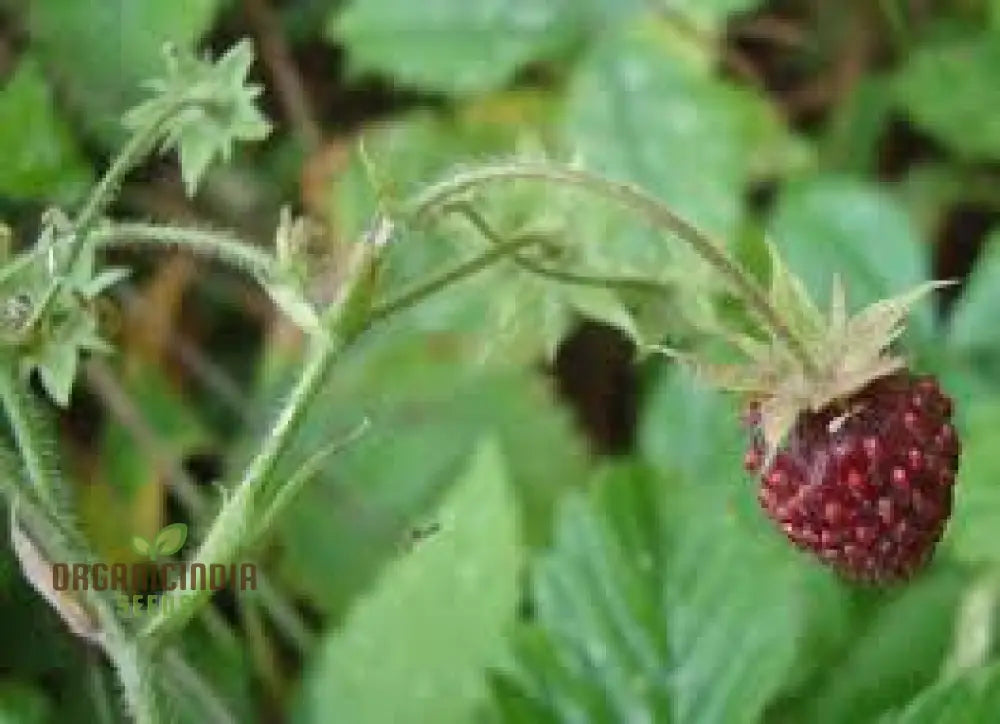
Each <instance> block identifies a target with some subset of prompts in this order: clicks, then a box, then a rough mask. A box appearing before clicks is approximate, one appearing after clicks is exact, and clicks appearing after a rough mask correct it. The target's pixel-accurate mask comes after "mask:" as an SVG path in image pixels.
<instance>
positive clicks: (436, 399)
mask: <svg viewBox="0 0 1000 724" xmlns="http://www.w3.org/2000/svg"><path fill="white" fill-rule="evenodd" d="M400 321H401V325H400V326H399V327H395V328H389V329H386V330H384V334H382V335H373V336H372V337H370V338H369V339H368V340H367V341H365V342H361V343H359V345H358V346H357V347H355V349H354V351H353V352H351V353H348V354H346V355H345V356H344V358H343V359H342V360H341V362H340V364H339V366H338V371H337V374H336V375H334V376H333V379H331V381H330V383H329V385H328V386H327V388H326V389H324V390H323V392H322V393H321V394H320V395H319V396H318V397H317V399H316V402H315V403H314V405H311V406H310V408H309V410H308V411H307V415H306V418H305V419H304V420H303V424H302V427H301V428H300V432H299V434H298V435H297V436H296V440H295V444H294V447H293V449H292V450H291V451H290V452H289V454H288V455H287V458H286V459H285V460H283V461H282V464H281V465H280V467H279V470H278V471H277V473H276V476H275V479H277V480H281V479H287V478H288V477H289V476H291V475H292V474H294V472H295V470H297V469H298V467H299V466H300V465H301V464H302V463H303V462H304V461H305V460H307V459H308V458H309V457H310V456H311V455H312V454H313V453H315V452H316V451H317V450H320V449H322V448H323V447H324V446H327V445H329V444H330V442H331V441H334V440H340V439H343V437H344V436H345V435H347V434H349V433H350V432H351V431H352V430H354V429H356V427H357V425H358V424H359V423H360V422H361V421H362V420H366V419H367V420H370V421H371V427H370V428H369V430H368V431H367V432H366V433H365V434H364V435H363V436H362V437H361V438H360V439H358V440H357V441H356V442H354V443H352V444H351V445H350V446H348V447H347V448H346V449H344V450H343V451H342V452H340V453H338V454H337V455H335V456H333V457H331V458H330V459H329V460H328V461H327V462H326V464H325V465H324V468H323V470H322V472H321V473H320V474H319V475H318V476H317V478H316V479H315V480H313V481H311V482H309V483H308V484H307V485H306V486H305V487H304V488H303V490H302V491H301V494H300V496H299V497H298V498H297V499H296V501H295V502H293V503H292V505H291V506H290V508H289V509H288V511H287V513H286V514H285V515H284V516H283V518H282V520H281V522H280V523H279V525H278V528H279V532H278V535H279V536H280V541H281V548H282V550H284V552H285V556H284V561H283V565H282V568H283V571H284V572H285V574H286V576H287V578H288V579H289V580H293V581H295V582H296V585H297V586H298V588H299V590H300V591H301V592H302V593H303V594H304V595H305V596H307V597H308V598H309V599H310V601H311V602H313V603H314V605H316V606H318V607H319V608H321V609H322V610H324V611H327V612H329V613H330V614H331V615H332V616H334V617H336V616H338V615H341V614H342V612H343V609H344V608H345V606H346V603H347V602H348V601H350V599H351V598H352V597H353V596H354V595H356V594H357V593H358V591H359V590H363V589H365V588H367V587H368V586H370V585H371V583H372V580H373V577H374V575H375V574H376V573H377V572H378V571H379V569H380V567H381V566H382V565H384V563H385V562H386V560H387V559H390V558H391V557H392V556H393V555H395V554H396V553H398V551H399V550H400V548H401V547H402V546H405V545H407V542H408V538H409V531H410V530H411V529H412V528H413V526H414V523H415V521H417V520H422V519H424V518H426V517H427V516H432V514H433V509H434V506H435V505H436V504H437V503H438V502H439V500H440V496H441V494H442V491H443V489H445V487H446V486H447V485H449V484H450V483H451V482H452V481H453V480H454V478H455V475H456V474H457V473H458V472H459V470H460V468H461V467H462V465H464V463H465V460H466V459H467V457H468V455H469V454H470V453H471V451H472V449H473V448H474V446H475V444H476V442H477V441H478V439H479V438H481V437H482V436H484V435H491V436H494V437H495V438H496V439H497V440H498V442H499V444H500V445H501V447H502V450H503V452H504V454H505V456H506V458H507V460H508V462H507V469H508V473H509V477H510V480H511V482H512V484H513V485H514V486H515V488H516V490H517V492H518V496H517V499H518V503H519V506H520V510H521V519H522V521H523V523H524V527H525V532H526V537H527V539H528V542H529V543H530V544H532V545H541V544H543V543H544V541H545V540H547V538H548V535H549V531H550V521H551V515H552V509H553V507H554V505H555V501H556V500H557V498H558V495H559V493H560V492H561V491H562V490H563V489H565V487H567V486H570V485H575V484H577V483H578V482H579V481H580V480H581V479H582V478H584V477H585V476H586V471H587V461H586V456H585V451H584V448H583V444H582V442H581V440H580V438H579V436H578V435H577V434H576V432H575V429H574V426H573V423H572V420H571V419H570V416H569V414H568V411H567V410H565V409H561V408H559V407H557V405H556V404H555V403H554V401H553V400H552V397H551V393H550V391H549V390H548V388H547V386H546V385H545V384H543V383H542V382H541V381H540V380H538V379H535V378H534V376H530V377H529V375H527V374H524V373H521V372H520V371H516V372H515V371H513V370H497V369H493V368H490V367H488V366H486V367H484V365H482V364H481V362H478V361H477V360H478V359H479V358H478V354H477V352H478V350H476V348H475V347H474V346H473V345H471V344H470V345H469V346H466V343H465V342H464V340H463V338H462V337H461V336H459V335H454V334H451V333H450V332H442V331H433V330H429V331H422V330H419V329H413V328H410V329H407V328H406V327H405V320H400ZM284 390H285V388H284V386H283V385H275V387H274V390H273V392H272V393H271V394H269V395H268V396H267V399H268V400H273V399H279V398H280V396H281V395H282V394H283V393H284ZM273 408H274V403H273V402H265V403H264V404H262V405H261V406H260V409H261V411H270V410H273ZM415 421H419V424H414V422H415ZM249 443H250V444H256V443H257V439H256V438H251V439H250V441H249ZM234 464H235V465H237V466H238V465H239V463H238V462H236V463H234ZM332 570H333V571H338V574H337V575H336V576H330V575H328V572H329V571H332Z"/></svg>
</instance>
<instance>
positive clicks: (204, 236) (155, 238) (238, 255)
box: [90, 223, 278, 280]
mask: <svg viewBox="0 0 1000 724" xmlns="http://www.w3.org/2000/svg"><path fill="white" fill-rule="evenodd" d="M90 238H91V240H92V242H93V244H94V247H95V248H97V249H102V248H103V249H130V248H138V247H145V248H149V247H160V248H164V249H184V250H186V251H190V252H191V253H193V254H198V255H200V256H206V257H209V258H212V259H217V260H218V261H220V262H222V263H224V264H227V265H228V266H230V267H232V268H233V269H235V270H236V271H239V272H243V273H245V274H250V275H251V276H254V277H256V278H257V279H260V280H266V279H268V278H269V277H270V276H271V275H272V274H273V273H274V270H275V269H276V268H277V266H278V264H277V261H276V260H275V258H274V257H273V256H272V255H271V254H269V253H268V252H266V251H264V250H263V249H259V248H257V247H255V246H253V245H251V244H249V243H247V242H245V241H242V240H241V239H239V238H237V237H236V236H234V235H233V234H230V233H228V232H223V231H215V230H212V229H194V228H187V227H177V226H165V225H160V224H138V223H114V224H108V225H106V226H103V227H101V228H98V229H95V230H94V231H93V232H92V233H91V236H90Z"/></svg>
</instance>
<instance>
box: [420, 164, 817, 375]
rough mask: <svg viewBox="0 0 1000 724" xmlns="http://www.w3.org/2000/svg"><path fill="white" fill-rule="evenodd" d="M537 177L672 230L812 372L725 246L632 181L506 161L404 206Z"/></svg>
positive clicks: (801, 348) (424, 209)
mask: <svg viewBox="0 0 1000 724" xmlns="http://www.w3.org/2000/svg"><path fill="white" fill-rule="evenodd" d="M518 179H524V180H531V179H534V180H538V181H547V182H553V183H561V184H566V185H569V186H578V187H580V188H582V189H585V190H587V191H590V192H593V193H595V194H597V195H599V196H603V197H604V198H607V199H610V200H612V201H615V202H617V203H618V204H620V205H622V206H624V207H625V208H628V209H631V210H632V211H635V212H637V213H638V214H640V215H641V216H643V217H644V218H645V219H646V221H647V222H649V223H650V224H652V225H653V226H654V227H655V228H657V229H660V230H663V231H669V232H671V233H673V234H676V235H677V236H678V237H679V238H680V239H681V240H682V241H684V242H685V243H686V244H688V245H689V246H690V247H691V248H692V249H693V250H694V251H695V252H696V253H697V254H698V255H699V256H700V257H701V258H702V259H704V260H705V261H706V262H707V263H708V264H710V265H711V266H712V267H713V268H714V269H715V270H716V271H717V272H718V273H719V274H720V275H722V277H723V278H724V279H725V280H726V281H727V282H728V283H729V285H730V287H731V288H732V289H733V291H734V292H735V293H736V294H737V295H739V297H740V298H742V299H743V301H744V302H745V303H746V304H747V306H749V307H751V308H752V309H753V310H754V311H755V312H756V313H757V314H758V315H759V316H760V318H761V319H762V320H763V321H764V323H765V324H767V326H768V327H769V328H770V329H771V332H772V334H774V336H775V337H777V338H778V339H780V340H781V341H782V342H783V343H784V344H785V345H786V346H787V348H788V350H789V351H790V352H791V353H792V354H794V355H795V356H796V358H798V360H799V361H800V362H801V364H802V366H803V368H804V369H805V370H807V371H808V372H812V373H815V372H816V371H817V370H816V363H815V362H814V361H813V359H812V355H811V354H810V353H809V348H808V346H807V345H806V343H805V341H804V340H802V338H800V337H799V336H798V335H797V334H796V333H795V332H794V331H793V330H792V328H791V327H790V326H789V325H788V323H787V322H785V320H784V319H783V318H782V316H781V313H780V312H779V311H778V310H777V309H775V308H774V306H772V305H771V302H770V301H769V300H768V298H767V294H766V293H765V292H764V290H763V289H762V288H761V286H760V285H759V284H758V283H757V282H756V281H755V280H754V279H753V277H751V276H750V275H749V274H748V273H747V272H746V271H745V270H744V269H743V268H742V267H741V266H740V265H739V264H738V263H737V262H736V261H735V260H733V259H732V258H731V257H730V256H729V253H728V252H727V251H726V250H725V248H724V247H723V246H722V245H721V244H719V243H718V242H717V241H715V240H714V239H712V238H711V237H709V236H707V235H706V234H704V233H702V232H701V231H700V230H699V229H697V228H696V227H695V226H693V225H692V224H690V223H689V222H688V221H686V220H685V219H683V218H682V217H680V216H678V215H677V214H676V213H674V212H673V211H672V210H671V209H670V208H668V207H667V206H666V205H665V204H664V203H663V202H662V201H660V200H659V199H657V198H656V197H655V196H653V195H651V194H649V193H648V192H646V191H644V190H643V189H641V188H639V187H638V186H635V185H634V184H629V183H622V182H618V181H611V180H609V179H606V178H603V177H601V176H597V175H594V174H591V173H588V172H586V171H582V170H580V169H577V168H571V167H568V166H557V165H552V164H541V163H516V162H515V163H504V164H497V165H493V166H483V167H481V168H477V169H472V170H469V171H463V172H461V173H458V174H455V175H454V176H452V177H451V178H448V179H445V180H444V181H441V182H439V183H437V184H433V185H431V186H429V187H428V188H426V189H425V190H424V191H423V192H422V193H420V194H418V195H417V196H415V197H414V198H412V199H411V200H410V201H409V202H408V203H407V204H406V205H405V206H404V207H403V208H404V212H405V213H407V214H410V215H412V216H413V217H414V218H416V219H420V218H421V217H424V216H426V215H427V214H429V213H431V212H433V211H434V210H436V209H440V208H442V207H444V206H447V205H448V204H450V203H452V202H453V201H454V199H455V197H456V196H460V195H461V194H463V193H465V192H467V191H469V190H470V189H473V188H476V187H478V186H483V185H486V184H490V183H495V182H498V181H513V180H518Z"/></svg>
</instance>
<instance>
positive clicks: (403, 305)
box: [369, 237, 539, 324]
mask: <svg viewBox="0 0 1000 724" xmlns="http://www.w3.org/2000/svg"><path fill="white" fill-rule="evenodd" d="M538 243H539V239H536V238H533V237H522V238H516V239H511V240H510V241H503V242H501V243H499V244H497V245H496V246H495V248H493V249H490V250H489V251H486V252H484V253H482V254H480V255H478V256H475V257H473V258H471V259H469V260H468V261H465V262H461V263H459V264H456V265H455V266H454V267H452V268H451V269H448V270H446V271H444V272H442V273H441V274H439V275H437V276H435V277H433V278H431V279H429V280H428V281H426V282H422V283H421V284H419V285H417V286H415V287H413V288H412V289H409V290H407V291H405V292H402V293H400V295H399V296H398V297H395V298H393V299H389V300H387V301H385V302H382V303H381V304H378V305H377V306H375V307H374V308H373V309H372V311H371V314H370V315H369V324H373V323H375V322H377V321H380V320H382V319H385V318H386V317H390V316H392V315H393V314H396V313H397V312H400V311H402V310H404V309H409V308H410V307H412V306H414V305H416V304H418V303H419V302H421V301H422V300H424V299H426V298H427V297H430V296H432V295H434V294H437V293H438V292H440V291H441V290H443V289H445V288H447V287H449V286H451V285H452V284H454V283H455V282H457V281H459V280H461V279H465V278H466V277H470V276H473V275H474V274H476V273H478V272H480V271H482V270H484V269H487V268H488V267H491V266H493V265H494V264H496V263H497V262H498V261H500V260H501V259H506V258H508V257H511V256H512V255H513V254H515V253H516V252H518V251H520V250H521V249H524V248H526V247H529V246H533V245H537V244H538Z"/></svg>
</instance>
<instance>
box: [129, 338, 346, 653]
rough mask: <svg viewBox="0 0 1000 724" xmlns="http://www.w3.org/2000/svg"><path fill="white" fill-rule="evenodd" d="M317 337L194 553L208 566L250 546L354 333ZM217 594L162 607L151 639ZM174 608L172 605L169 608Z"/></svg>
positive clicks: (149, 628)
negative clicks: (293, 444)
mask: <svg viewBox="0 0 1000 724" xmlns="http://www.w3.org/2000/svg"><path fill="white" fill-rule="evenodd" d="M317 337H318V338H317V339H315V340H314V341H313V344H312V349H311V350H310V353H309V359H308V360H307V362H306V364H305V366H304V367H303V369H302V373H301V375H300V377H299V379H298V381H297V382H296V384H295V387H294V389H293V390H292V393H291V396H290V397H289V399H288V402H287V403H286V404H285V406H284V408H283V409H282V411H281V413H280V414H279V416H278V419H277V420H276V422H275V424H274V427H273V428H272V429H271V431H270V433H269V434H268V436H267V438H266V439H265V440H264V443H263V446H262V448H261V450H260V452H259V453H258V454H257V455H256V456H255V457H254V459H253V460H252V461H251V463H250V465H249V467H248V468H247V469H246V471H245V473H244V474H243V478H242V480H241V481H240V483H239V484H238V485H237V486H236V489H235V490H234V491H233V492H232V493H231V495H230V496H229V497H228V499H227V500H226V501H225V503H223V506H222V509H221V510H220V511H219V514H218V515H217V516H216V518H215V520H214V521H213V522H212V526H211V528H209V531H208V533H207V534H206V536H205V539H204V541H203V542H202V544H201V546H200V547H199V548H198V551H197V552H196V553H195V555H194V559H193V561H192V562H193V563H203V564H205V565H206V566H207V565H210V564H213V563H229V562H230V561H232V560H233V559H234V558H235V557H236V555H237V554H238V553H239V551H240V550H241V549H242V548H243V547H244V546H245V545H246V543H247V541H246V540H244V538H245V537H247V536H246V534H247V533H248V532H249V530H248V529H249V522H250V521H252V520H253V519H254V516H255V511H256V508H257V505H258V503H260V502H261V500H260V499H261V497H262V491H263V488H264V487H265V485H266V484H267V482H268V480H269V479H270V476H271V474H272V473H273V472H274V468H275V467H276V465H277V462H278V458H279V457H280V455H281V453H282V452H283V451H284V450H285V448H286V446H287V445H288V442H289V441H290V439H291V436H292V434H293V433H294V432H295V430H296V429H297V428H298V425H299V423H300V422H301V419H302V416H303V414H304V413H305V409H306V407H307V405H308V403H309V401H310V400H312V399H313V397H315V395H316V393H317V392H318V391H319V389H320V387H322V385H323V383H324V382H325V381H326V377H327V375H328V373H329V371H330V368H331V367H332V365H333V362H334V360H335V359H336V358H337V356H338V354H339V353H340V352H341V350H343V348H344V346H345V345H346V343H347V342H348V341H349V339H350V336H349V335H338V334H333V335H326V334H321V335H317ZM210 596H211V591H208V590H204V591H195V592H193V593H190V592H189V593H187V594H186V595H184V596H182V597H179V599H178V602H177V603H175V604H174V605H173V606H171V607H161V609H160V612H159V613H157V614H156V615H155V616H154V617H153V618H152V619H150V621H149V622H148V623H147V624H146V626H144V627H143V629H142V630H141V636H142V637H143V638H147V639H160V638H162V636H163V635H164V634H166V633H167V632H169V631H174V630H177V629H179V628H181V627H182V626H184V625H185V624H186V623H187V622H188V621H189V620H190V619H191V618H192V617H193V616H194V614H195V613H196V612H197V611H198V609H199V608H200V607H201V606H202V605H203V604H204V603H205V601H207V599H208V598H209V597H210ZM168 609H169V610H168Z"/></svg>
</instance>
